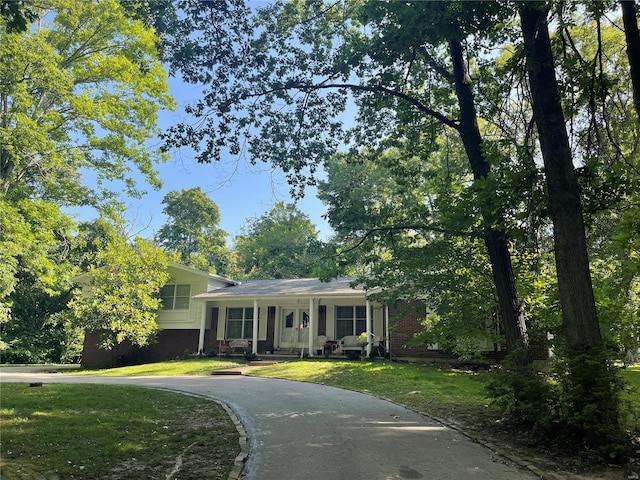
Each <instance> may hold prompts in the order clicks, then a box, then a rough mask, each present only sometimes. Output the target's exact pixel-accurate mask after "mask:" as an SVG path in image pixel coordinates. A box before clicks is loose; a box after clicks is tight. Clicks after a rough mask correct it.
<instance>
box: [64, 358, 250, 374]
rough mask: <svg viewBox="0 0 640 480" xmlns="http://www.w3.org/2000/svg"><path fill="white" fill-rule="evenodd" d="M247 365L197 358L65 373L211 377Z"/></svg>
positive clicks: (244, 362) (241, 362)
mask: <svg viewBox="0 0 640 480" xmlns="http://www.w3.org/2000/svg"><path fill="white" fill-rule="evenodd" d="M246 364H247V362H246V361H244V360H232V359H210V358H206V359H205V358H197V359H191V360H178V361H169V362H159V363H148V364H145V365H132V366H130V367H119V368H105V369H102V370H78V371H74V372H64V373H71V374H73V375H102V376H105V377H109V376H113V377H115V376H124V377H132V376H136V377H144V376H156V375H169V376H175V375H210V374H211V372H213V371H214V370H226V369H229V368H235V367H241V366H245V365H246Z"/></svg>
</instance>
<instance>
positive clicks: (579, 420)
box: [519, 2, 625, 459]
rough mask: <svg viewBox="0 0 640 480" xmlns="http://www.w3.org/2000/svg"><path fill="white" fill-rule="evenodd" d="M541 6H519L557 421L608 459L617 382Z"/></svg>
mask: <svg viewBox="0 0 640 480" xmlns="http://www.w3.org/2000/svg"><path fill="white" fill-rule="evenodd" d="M540 5H541V3H538V2H536V3H534V2H531V3H528V2H522V3H521V4H520V7H519V12H520V21H521V27H522V35H523V39H524V47H525V58H526V62H527V65H526V68H527V74H528V77H529V85H530V88H531V101H532V106H533V116H534V120H535V122H536V127H537V130H538V137H539V142H540V150H541V151H542V157H543V161H544V168H545V182H546V188H547V195H548V200H549V209H550V212H551V219H552V221H553V240H554V251H555V260H556V270H557V271H556V275H557V279H558V290H559V294H560V306H561V308H562V324H563V327H564V332H565V335H566V351H565V352H564V355H563V356H561V358H560V359H559V362H564V365H563V367H562V368H561V369H560V370H559V375H560V381H559V384H560V385H561V389H562V396H561V399H562V401H563V402H564V403H565V408H564V412H565V413H564V418H563V421H562V424H563V426H564V430H565V432H564V433H565V434H566V435H567V436H573V437H574V438H575V439H577V441H578V442H579V443H580V444H581V445H585V446H587V447H588V448H589V449H591V450H595V451H598V452H599V453H600V455H602V457H604V458H607V459H613V458H616V457H618V456H620V455H621V454H622V452H624V450H625V435H624V430H623V429H622V427H621V423H620V418H621V415H620V391H621V382H620V381H619V377H618V372H617V369H616V368H615V367H614V366H613V365H612V364H611V362H610V361H609V358H608V354H607V351H606V348H605V347H604V344H603V341H602V336H601V332H600V324H599V322H598V315H597V311H596V304H595V299H594V295H593V286H592V283H591V274H590V271H589V256H588V252H587V242H586V235H585V226H584V220H583V216H582V203H581V200H580V187H579V184H578V176H577V174H576V171H575V168H574V166H573V161H572V152H571V147H570V145H569V137H568V135H567V130H566V126H565V120H564V113H563V111H562V105H561V103H560V96H559V91H558V84H557V80H556V77H555V70H554V59H553V53H552V50H551V41H550V38H549V29H548V26H547V14H548V10H547V8H546V7H541V6H540ZM559 353H561V352H560V351H559ZM562 357H564V358H562Z"/></svg>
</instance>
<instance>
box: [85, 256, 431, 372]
mask: <svg viewBox="0 0 640 480" xmlns="http://www.w3.org/2000/svg"><path fill="white" fill-rule="evenodd" d="M168 270H169V273H170V275H171V278H170V280H169V281H168V282H167V284H166V285H165V286H164V287H163V288H162V290H161V292H160V295H161V298H162V301H163V307H162V310H161V311H160V312H159V314H158V318H157V322H158V325H159V327H160V332H159V334H158V336H157V339H156V341H155V343H153V344H152V345H149V346H146V347H134V346H132V345H130V344H127V343H124V344H122V345H121V346H120V348H119V351H118V353H119V355H120V356H121V357H122V360H123V361H125V362H126V361H132V362H133V361H136V362H154V361H161V360H168V359H174V358H180V357H184V356H186V355H190V354H195V353H207V352H208V351H210V350H215V351H217V352H222V351H224V350H225V349H228V348H235V347H241V346H244V347H246V348H248V349H249V351H250V352H252V353H256V354H258V355H264V354H276V353H288V354H290V353H293V352H295V353H296V354H301V355H302V354H304V355H308V356H317V355H323V354H325V353H329V352H331V353H333V352H334V351H335V350H338V351H337V353H340V352H341V350H340V348H339V347H340V340H342V339H343V338H345V337H354V336H358V335H360V334H362V333H363V332H369V333H370V334H373V335H374V336H375V338H374V337H371V340H372V341H371V342H368V343H366V345H365V346H364V349H365V353H366V355H369V354H371V353H372V351H373V353H374V354H383V355H387V356H392V357H404V358H441V357H442V356H443V352H441V351H439V350H438V349H437V346H411V345H410V340H411V339H412V338H413V336H414V334H415V333H416V332H417V331H419V328H420V324H419V320H420V319H421V318H423V317H424V314H425V306H424V304H420V303H407V302H398V304H396V305H381V304H379V303H376V302H375V301H372V300H370V299H369V297H368V293H367V292H366V291H364V290H363V289H362V288H359V287H357V286H353V282H354V280H355V279H354V278H337V279H335V280H333V281H331V282H321V281H320V280H319V279H317V278H303V279H279V280H247V281H242V282H238V281H234V280H232V279H229V278H225V277H221V276H219V275H213V274H210V273H207V272H203V271H200V270H196V269H193V268H189V267H185V266H183V265H179V264H177V263H170V264H169V267H168ZM76 282H77V283H80V284H81V285H83V288H84V287H88V285H89V282H88V279H87V277H86V275H84V276H79V277H76ZM98 340H99V338H98V335H97V334H95V333H91V332H87V334H86V336H85V342H84V351H83V356H82V364H83V365H84V366H86V367H98V366H105V365H109V364H110V363H111V352H107V351H104V350H102V349H100V348H99V347H98ZM374 340H375V341H374ZM325 349H329V350H325ZM343 353H344V352H343Z"/></svg>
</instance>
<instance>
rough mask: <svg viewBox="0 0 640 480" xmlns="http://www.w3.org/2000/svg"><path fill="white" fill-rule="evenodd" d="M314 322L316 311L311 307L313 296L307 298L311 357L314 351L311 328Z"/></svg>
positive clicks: (312, 328)
mask: <svg viewBox="0 0 640 480" xmlns="http://www.w3.org/2000/svg"><path fill="white" fill-rule="evenodd" d="M315 323H316V313H315V311H314V308H313V298H310V299H309V329H308V330H309V350H308V351H309V357H313V354H314V351H313V340H314V335H313V330H314V327H315Z"/></svg>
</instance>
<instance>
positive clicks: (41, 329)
mask: <svg viewBox="0 0 640 480" xmlns="http://www.w3.org/2000/svg"><path fill="white" fill-rule="evenodd" d="M72 230H73V222H72V221H71V219H70V218H69V217H68V216H67V215H64V214H62V213H61V212H60V208H59V207H58V206H56V205H54V204H53V203H50V202H46V201H43V200H30V199H21V200H19V201H17V202H10V201H8V200H6V199H5V200H0V356H1V357H2V359H3V361H5V362H17V363H20V362H24V363H32V362H41V361H60V360H61V359H62V357H63V356H65V353H64V352H65V346H64V345H65V342H64V339H65V335H66V333H65V324H64V322H63V321H61V320H59V318H60V317H58V316H57V314H59V313H60V312H62V311H63V310H65V309H66V304H67V302H68V301H69V300H70V298H71V296H70V295H71V288H72V285H71V282H70V280H69V278H70V276H71V275H72V274H73V272H74V267H73V265H72V264H71V263H70V262H69V259H68V257H69V252H70V250H71V248H72V243H73V242H72Z"/></svg>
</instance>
